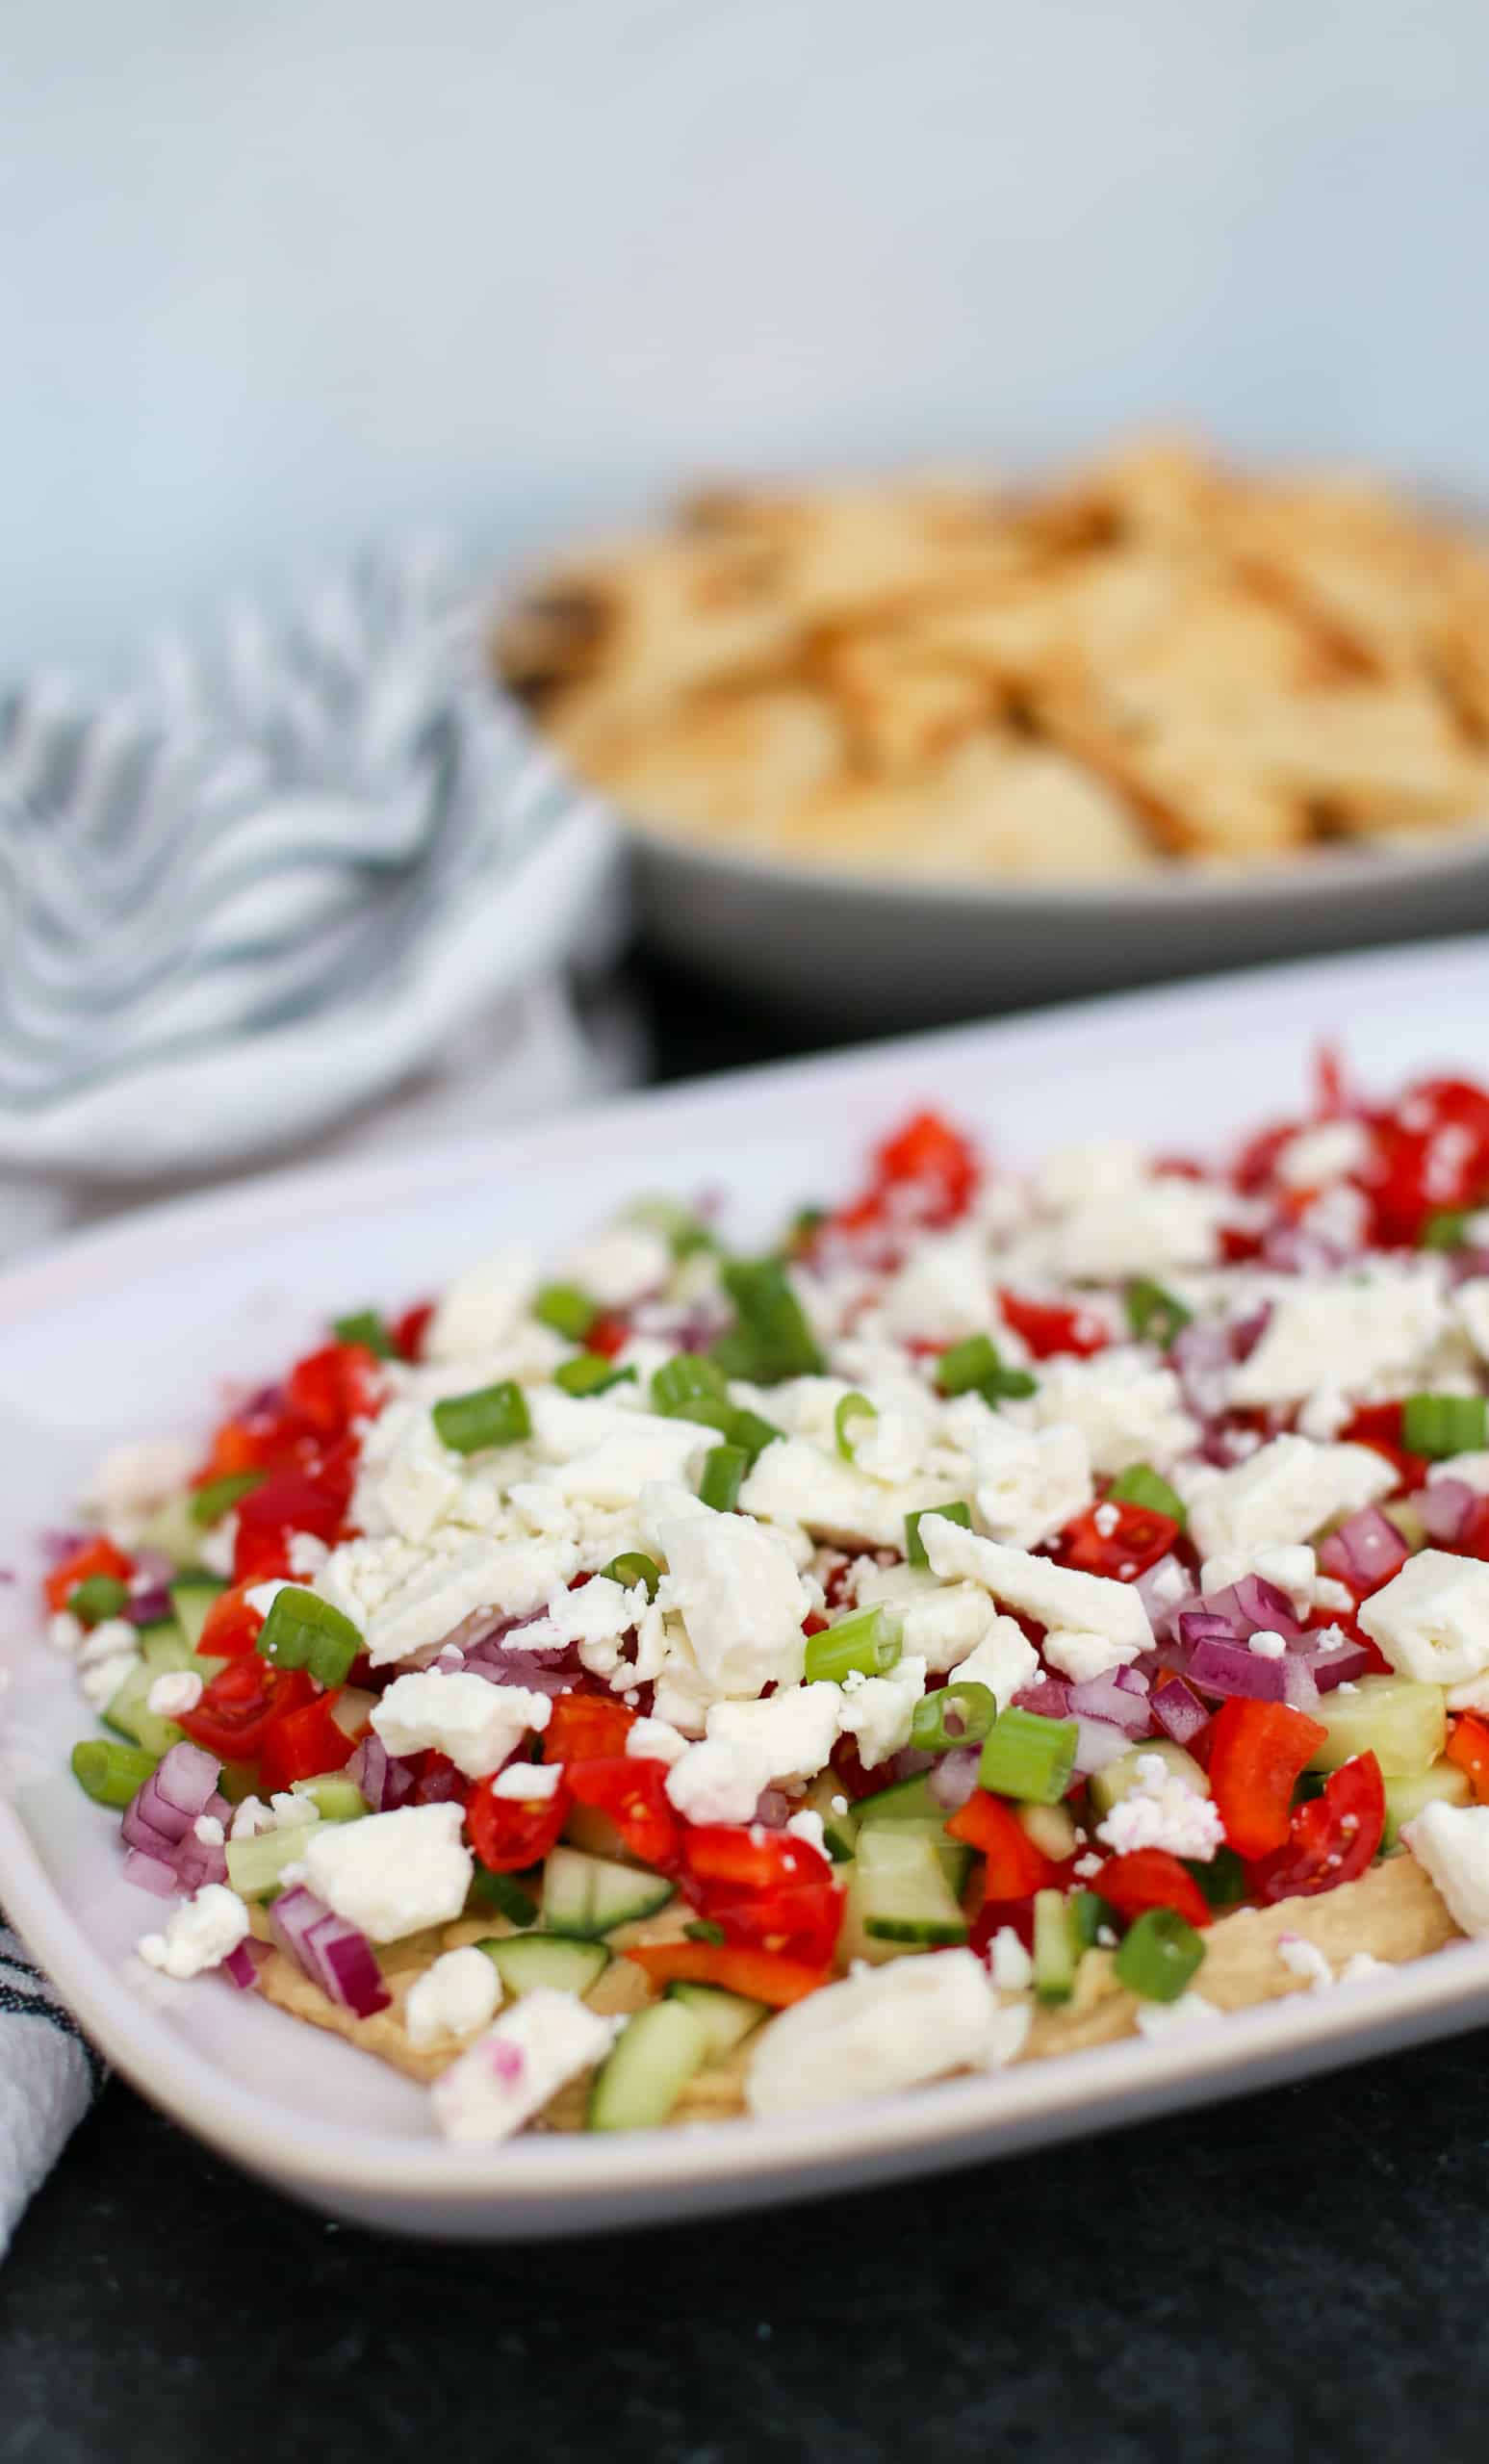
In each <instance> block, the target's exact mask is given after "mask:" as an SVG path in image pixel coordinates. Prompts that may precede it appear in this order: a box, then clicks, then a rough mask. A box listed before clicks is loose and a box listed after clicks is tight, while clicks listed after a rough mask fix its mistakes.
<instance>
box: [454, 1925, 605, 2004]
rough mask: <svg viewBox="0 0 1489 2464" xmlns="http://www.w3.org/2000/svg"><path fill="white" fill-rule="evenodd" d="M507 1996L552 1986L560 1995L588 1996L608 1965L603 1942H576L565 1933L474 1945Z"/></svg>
mask: <svg viewBox="0 0 1489 2464" xmlns="http://www.w3.org/2000/svg"><path fill="white" fill-rule="evenodd" d="M475 1947H476V1949H477V1950H480V1951H484V1952H485V1954H486V1957H487V1958H488V1959H489V1960H490V1962H491V1963H492V1965H493V1967H494V1968H495V1969H496V1971H497V1974H498V1975H499V1976H500V1977H501V1982H502V1984H503V1986H504V1987H505V1988H506V1990H507V1991H508V1993H517V1994H523V1993H530V1992H531V1991H532V1989H533V1987H534V1986H535V1985H552V1987H554V1988H555V1989H556V1990H557V1991H558V1992H560V1993H587V1992H588V1991H589V1989H590V1987H591V1986H592V1985H598V1984H599V1982H600V1979H601V1978H602V1977H603V1974H604V1972H605V1969H606V1968H607V1967H608V1966H609V1964H610V1953H609V1952H608V1951H607V1950H606V1949H605V1946H604V1944H603V1942H577V1941H575V1940H574V1939H573V1938H572V1937H570V1936H568V1935H566V1934H510V1935H508V1936H506V1937H505V1938H500V1937H498V1936H488V1938H487V1939H486V1940H485V1941H484V1942H477V1944H476V1946H475Z"/></svg>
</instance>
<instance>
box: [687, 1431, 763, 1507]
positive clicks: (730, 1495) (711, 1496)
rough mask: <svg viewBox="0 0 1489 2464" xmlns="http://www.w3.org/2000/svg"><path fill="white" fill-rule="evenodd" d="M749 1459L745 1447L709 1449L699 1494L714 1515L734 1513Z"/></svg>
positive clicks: (705, 1458)
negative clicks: (710, 1507)
mask: <svg viewBox="0 0 1489 2464" xmlns="http://www.w3.org/2000/svg"><path fill="white" fill-rule="evenodd" d="M749 1469H750V1457H749V1455H748V1454H747V1453H746V1452H745V1450H744V1448H743V1447H742V1446H710V1447H709V1449H708V1451H707V1453H706V1455H705V1456H704V1468H703V1471H702V1474H701V1475H700V1476H699V1482H698V1494H699V1496H700V1498H701V1499H702V1500H703V1502H704V1504H705V1505H711V1506H712V1508H713V1510H714V1512H715V1514H732V1512H733V1509H734V1507H735V1506H736V1505H737V1504H738V1502H739V1492H740V1490H741V1488H742V1487H743V1486H744V1478H745V1474H746V1473H747V1472H748V1471H749Z"/></svg>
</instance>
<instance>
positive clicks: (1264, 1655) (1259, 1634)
mask: <svg viewBox="0 0 1489 2464" xmlns="http://www.w3.org/2000/svg"><path fill="white" fill-rule="evenodd" d="M1246 1649H1247V1651H1250V1652H1255V1654H1256V1656H1257V1658H1258V1659H1282V1658H1284V1657H1285V1656H1286V1655H1287V1642H1286V1639H1285V1637H1284V1636H1283V1635H1281V1634H1276V1633H1273V1631H1272V1630H1271V1627H1270V1626H1259V1627H1258V1628H1257V1630H1256V1631H1255V1633H1254V1634H1251V1635H1249V1636H1248V1637H1247V1640H1246Z"/></svg>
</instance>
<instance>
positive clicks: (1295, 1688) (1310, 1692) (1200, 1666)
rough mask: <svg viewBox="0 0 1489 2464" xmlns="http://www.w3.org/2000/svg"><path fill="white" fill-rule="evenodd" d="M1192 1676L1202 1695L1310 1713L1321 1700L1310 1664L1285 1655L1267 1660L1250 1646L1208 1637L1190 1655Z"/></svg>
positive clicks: (1213, 1636) (1200, 1641) (1290, 1653)
mask: <svg viewBox="0 0 1489 2464" xmlns="http://www.w3.org/2000/svg"><path fill="white" fill-rule="evenodd" d="M1189 1675H1190V1679H1191V1681H1192V1683H1194V1685H1196V1686H1198V1688H1199V1690H1200V1692H1201V1693H1204V1694H1219V1695H1221V1696H1225V1695H1231V1694H1239V1695H1242V1696H1244V1697H1245V1698H1247V1699H1248V1700H1250V1701H1252V1702H1256V1703H1289V1704H1291V1705H1292V1707H1293V1708H1294V1709H1295V1710H1296V1711H1307V1710H1311V1709H1312V1708H1313V1706H1314V1705H1315V1704H1316V1703H1317V1701H1318V1699H1319V1689H1318V1687H1317V1686H1316V1685H1315V1683H1314V1681H1313V1679H1312V1678H1311V1677H1310V1675H1309V1673H1308V1662H1307V1661H1306V1660H1305V1659H1301V1658H1299V1657H1298V1656H1297V1655H1296V1653H1293V1652H1286V1653H1283V1654H1282V1655H1281V1656H1280V1657H1278V1658H1276V1659H1268V1658H1265V1657H1264V1656H1263V1655H1262V1654H1261V1653H1260V1652H1253V1651H1252V1650H1251V1648H1250V1645H1249V1644H1248V1643H1244V1642H1237V1641H1234V1640H1232V1641H1225V1640H1222V1639H1221V1638H1220V1637H1219V1636H1218V1635H1206V1636H1204V1637H1203V1638H1201V1639H1200V1640H1199V1641H1198V1642H1196V1644H1195V1646H1194V1650H1193V1652H1192V1653H1191V1654H1190V1662H1189Z"/></svg>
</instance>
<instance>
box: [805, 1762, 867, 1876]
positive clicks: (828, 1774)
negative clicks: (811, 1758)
mask: <svg viewBox="0 0 1489 2464" xmlns="http://www.w3.org/2000/svg"><path fill="white" fill-rule="evenodd" d="M802 1804H803V1806H804V1807H805V1808H806V1809H807V1810H808V1812H809V1813H817V1814H820V1815H821V1817H822V1844H823V1846H824V1848H825V1849H826V1850H827V1853H828V1855H829V1856H830V1857H831V1859H832V1861H833V1862H834V1865H846V1863H847V1862H848V1860H849V1858H850V1857H851V1856H852V1855H853V1851H854V1845H855V1843H856V1841H857V1839H858V1835H859V1809H858V1807H857V1806H856V1805H854V1804H853V1803H852V1801H851V1800H850V1798H849V1797H848V1795H847V1793H846V1791H845V1790H844V1788H843V1785H842V1783H841V1781H840V1780H839V1779H838V1777H837V1774H836V1772H835V1771H820V1772H819V1773H818V1774H817V1777H816V1778H815V1780H813V1782H812V1783H811V1785H810V1787H809V1789H808V1791H807V1793H806V1795H805V1796H804V1797H803V1799H802ZM837 1806H841V1807H842V1809H843V1810H842V1812H841V1813H837V1812H835V1811H834V1807H837Z"/></svg>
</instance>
